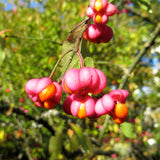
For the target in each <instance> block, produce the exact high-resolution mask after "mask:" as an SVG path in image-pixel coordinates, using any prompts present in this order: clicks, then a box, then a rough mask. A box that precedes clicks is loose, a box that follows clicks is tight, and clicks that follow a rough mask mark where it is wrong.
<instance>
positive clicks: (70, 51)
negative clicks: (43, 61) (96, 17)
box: [62, 19, 90, 72]
mask: <svg viewBox="0 0 160 160" xmlns="http://www.w3.org/2000/svg"><path fill="white" fill-rule="evenodd" d="M89 21H90V20H89V19H86V20H84V21H82V22H81V23H79V24H77V25H76V26H75V27H74V28H73V29H72V30H71V31H70V34H69V36H68V37H67V39H66V40H65V41H64V42H63V45H62V55H64V54H65V56H64V57H63V58H62V72H65V71H66V69H67V68H71V66H73V65H74V64H75V63H74V62H73V63H74V64H70V63H71V60H72V59H73V56H74V55H75V50H76V47H77V43H78V39H79V38H82V36H83V33H84V31H85V30H86V28H87V25H88V23H89ZM79 45H81V44H79ZM69 64H70V67H69Z"/></svg>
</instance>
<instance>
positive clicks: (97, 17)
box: [95, 13, 102, 23]
mask: <svg viewBox="0 0 160 160" xmlns="http://www.w3.org/2000/svg"><path fill="white" fill-rule="evenodd" d="M101 21H102V14H101V13H98V14H97V15H96V17H95V22H96V23H101Z"/></svg>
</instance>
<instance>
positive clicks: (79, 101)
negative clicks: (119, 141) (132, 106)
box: [62, 67, 129, 124]
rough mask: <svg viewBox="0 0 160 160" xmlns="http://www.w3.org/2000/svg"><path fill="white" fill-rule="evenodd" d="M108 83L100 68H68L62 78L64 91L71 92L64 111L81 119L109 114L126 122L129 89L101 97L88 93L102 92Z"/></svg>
mask: <svg viewBox="0 0 160 160" xmlns="http://www.w3.org/2000/svg"><path fill="white" fill-rule="evenodd" d="M106 83H107V79H106V77H105V75H104V73H103V72H102V71H100V70H98V69H95V68H91V67H84V68H81V69H70V70H68V71H67V72H66V74H65V75H64V77H63V80H62V85H63V89H64V91H65V92H66V93H69V94H70V95H69V96H68V97H67V98H66V100H65V101H64V103H63V109H64V111H65V112H66V113H67V114H71V115H73V116H76V117H79V118H81V119H82V118H86V117H88V118H91V119H94V118H98V117H100V116H102V115H105V114H109V115H110V116H112V117H113V120H114V121H115V122H116V123H118V124H120V123H122V122H124V121H125V120H126V118H127V116H128V108H127V107H126V106H125V105H124V103H125V101H126V98H127V96H128V95H129V93H128V91H126V90H122V89H121V90H114V91H111V92H109V94H105V95H103V97H101V98H99V99H97V98H93V97H91V96H89V95H88V93H91V94H98V93H101V92H102V90H103V89H104V88H105V87H106Z"/></svg>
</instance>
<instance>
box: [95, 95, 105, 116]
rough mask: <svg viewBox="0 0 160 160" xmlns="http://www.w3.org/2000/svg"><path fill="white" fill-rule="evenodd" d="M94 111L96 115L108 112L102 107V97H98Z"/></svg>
mask: <svg viewBox="0 0 160 160" xmlns="http://www.w3.org/2000/svg"><path fill="white" fill-rule="evenodd" d="M95 112H96V114H97V115H98V116H102V115H105V114H107V113H108V111H107V110H105V109H104V107H103V104H102V99H101V98H100V99H98V100H97V102H96V104H95Z"/></svg>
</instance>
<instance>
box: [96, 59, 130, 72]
mask: <svg viewBox="0 0 160 160" xmlns="http://www.w3.org/2000/svg"><path fill="white" fill-rule="evenodd" d="M95 63H96V64H105V65H112V66H115V67H117V68H119V69H121V70H122V71H124V72H126V71H127V69H126V68H124V67H122V66H120V65H118V64H115V63H112V62H107V61H97V62H95Z"/></svg>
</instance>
